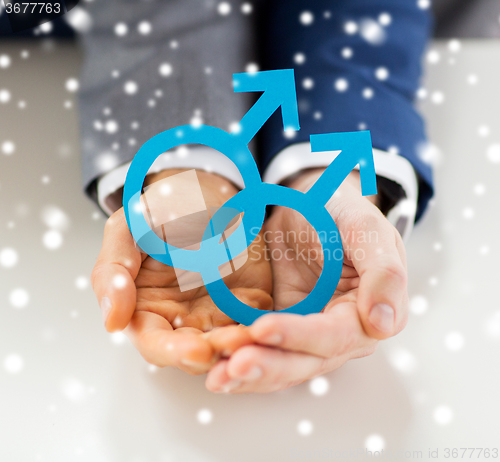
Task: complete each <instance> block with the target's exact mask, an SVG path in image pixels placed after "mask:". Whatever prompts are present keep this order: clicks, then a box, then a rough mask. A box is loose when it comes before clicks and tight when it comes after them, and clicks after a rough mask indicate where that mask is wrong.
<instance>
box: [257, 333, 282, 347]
mask: <svg viewBox="0 0 500 462" xmlns="http://www.w3.org/2000/svg"><path fill="white" fill-rule="evenodd" d="M262 342H263V343H266V344H268V345H279V344H280V343H281V342H283V336H282V335H281V334H271V335H270V336H269V337H264V339H263V340H262Z"/></svg>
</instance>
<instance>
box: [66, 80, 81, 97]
mask: <svg viewBox="0 0 500 462" xmlns="http://www.w3.org/2000/svg"><path fill="white" fill-rule="evenodd" d="M79 87H80V84H79V82H78V79H76V78H74V77H72V78H70V79H68V80H66V90H68V91H69V92H70V93H74V92H76V91H78V88H79Z"/></svg>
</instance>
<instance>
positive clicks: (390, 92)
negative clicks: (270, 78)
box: [260, 0, 432, 219]
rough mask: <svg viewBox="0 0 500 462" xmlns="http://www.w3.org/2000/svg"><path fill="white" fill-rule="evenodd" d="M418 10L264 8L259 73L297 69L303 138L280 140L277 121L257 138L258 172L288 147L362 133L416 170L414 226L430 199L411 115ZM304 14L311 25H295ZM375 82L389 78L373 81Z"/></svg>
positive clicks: (350, 5) (351, 5)
mask: <svg viewBox="0 0 500 462" xmlns="http://www.w3.org/2000/svg"><path fill="white" fill-rule="evenodd" d="M417 3H418V2H417V0H339V1H332V0H329V1H326V0H315V1H314V2H304V1H298V0H275V1H272V2H266V6H265V8H266V9H267V11H266V12H265V14H263V15H262V18H263V21H262V23H261V24H260V39H261V47H260V48H261V50H262V53H263V56H262V61H263V65H264V68H265V69H279V68H291V67H293V68H294V69H295V76H296V79H297V93H298V95H297V96H298V102H299V113H300V124H301V130H300V132H298V134H297V136H296V137H295V138H294V139H292V140H290V139H287V138H285V137H284V136H283V129H282V128H281V127H280V126H279V124H280V123H281V120H280V118H279V115H278V116H277V115H276V114H275V115H274V116H273V117H272V118H271V120H270V121H269V123H268V124H267V125H266V127H265V129H264V130H263V132H262V137H261V141H262V148H263V153H264V156H263V166H264V167H265V166H266V165H267V164H269V162H270V161H271V160H272V158H273V157H274V156H275V155H276V154H277V153H279V152H280V151H281V150H282V149H284V148H285V147H287V146H288V145H290V144H292V143H296V142H303V141H308V140H309V135H310V134H313V133H326V132H340V131H355V130H359V129H360V128H364V127H366V129H368V130H370V131H371V135H372V140H373V147H374V148H378V149H381V150H384V151H387V150H391V151H394V150H397V151H398V152H399V154H400V155H401V156H403V157H405V158H406V159H408V160H409V161H410V162H411V164H412V165H413V167H414V168H415V170H416V172H417V174H418V177H419V200H418V208H417V219H418V218H420V217H421V216H422V213H423V212H424V210H425V208H426V206H427V203H428V201H429V199H430V198H431V196H432V171H431V167H430V165H429V163H428V161H426V159H425V156H424V155H423V153H424V152H425V146H426V136H425V128H424V123H423V121H422V118H421V117H420V115H419V114H418V113H417V111H416V110H415V107H414V97H415V94H416V91H417V89H418V86H419V79H420V76H421V63H420V61H421V57H422V53H423V50H424V48H425V45H426V42H427V40H428V38H429V35H430V31H431V25H432V19H431V15H430V12H429V10H428V9H422V8H420V7H419V6H418V4H417ZM419 3H423V2H419ZM305 10H306V11H309V12H310V13H312V15H313V18H314V20H313V21H312V23H310V24H309V25H304V24H303V23H302V22H301V20H300V19H301V14H302V13H303V12H304V11H305ZM383 13H384V19H387V18H390V24H388V25H387V22H388V21H385V22H384V21H382V22H383V23H384V24H385V25H384V26H380V27H377V24H380V23H379V22H378V21H379V17H380V15H381V14H383ZM387 15H389V16H387ZM310 18H311V16H309V19H310ZM306 19H307V18H306ZM306 22H307V21H306ZM309 22H310V21H309ZM348 22H351V26H352V23H354V24H356V26H357V31H355V32H354V33H347V32H346V23H348ZM374 23H377V24H374ZM369 27H371V30H370V29H369ZM361 31H363V33H361ZM350 32H352V30H351V31H350ZM346 48H348V49H350V50H351V53H350V54H351V55H352V56H351V57H350V58H346V57H344V56H346V53H347V56H349V52H345V51H344V55H343V52H342V50H344V49H346ZM297 53H302V54H303V55H304V57H305V62H303V64H297V63H296V62H295V60H294V56H295V55H296V54H297ZM381 69H382V70H381ZM384 69H385V70H387V72H385V71H384ZM377 70H378V72H377ZM377 74H378V75H379V76H382V77H384V76H387V78H386V79H380V78H377ZM384 74H385V75H384ZM306 79H312V82H313V86H312V88H306V87H310V86H311V80H309V85H306V86H304V81H305V80H306ZM338 79H343V80H341V82H340V83H339V84H338V87H339V88H340V89H341V90H344V91H339V90H338V89H337V88H336V86H335V83H336V82H337V81H338ZM346 84H347V89H345V87H346ZM367 88H369V89H371V92H372V95H373V96H372V97H371V98H366V97H364V96H363V92H364V91H365V95H366V94H367V93H368V94H370V91H369V90H365V89H367ZM312 155H314V154H312Z"/></svg>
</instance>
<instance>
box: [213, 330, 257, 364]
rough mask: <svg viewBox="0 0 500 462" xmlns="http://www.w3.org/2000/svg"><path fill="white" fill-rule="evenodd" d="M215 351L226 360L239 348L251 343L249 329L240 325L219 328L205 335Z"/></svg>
mask: <svg viewBox="0 0 500 462" xmlns="http://www.w3.org/2000/svg"><path fill="white" fill-rule="evenodd" d="M205 338H206V339H207V340H208V341H209V342H210V344H211V345H212V347H213V348H214V350H215V351H217V352H219V353H220V355H221V356H222V357H223V358H228V357H229V356H231V355H232V354H233V353H234V352H235V351H236V350H238V349H239V348H241V347H243V346H245V345H250V344H252V343H253V340H252V337H251V336H250V332H249V329H248V328H247V327H245V326H241V325H232V326H231V325H230V326H225V327H220V328H216V329H214V330H212V331H211V332H208V333H206V334H205Z"/></svg>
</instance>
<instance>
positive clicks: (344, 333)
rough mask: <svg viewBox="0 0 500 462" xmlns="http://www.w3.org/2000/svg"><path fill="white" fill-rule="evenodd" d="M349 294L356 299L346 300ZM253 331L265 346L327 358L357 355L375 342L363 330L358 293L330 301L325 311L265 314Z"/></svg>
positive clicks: (256, 323)
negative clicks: (303, 314)
mask: <svg viewBox="0 0 500 462" xmlns="http://www.w3.org/2000/svg"><path fill="white" fill-rule="evenodd" d="M349 297H351V298H353V301H350V302H346V301H342V300H346V299H348V298H349ZM249 332H250V335H251V337H252V339H253V340H254V341H255V342H256V343H259V344H261V345H268V346H274V347H279V348H281V349H284V350H287V351H294V352H300V353H307V354H311V355H316V356H320V357H323V358H333V357H335V356H337V357H338V356H344V355H350V354H354V353H355V352H356V351H358V350H360V349H363V348H367V347H369V346H371V345H372V344H373V343H375V340H374V339H372V338H370V337H368V336H367V335H366V333H365V332H364V330H363V326H362V325H361V323H360V320H359V314H358V310H357V306H356V303H355V301H354V295H346V296H344V297H342V298H339V299H338V300H336V301H334V302H330V303H329V305H328V306H327V308H326V309H325V312H324V313H317V314H308V315H306V316H300V315H297V314H268V315H265V316H262V317H260V318H259V319H257V321H255V322H254V323H253V324H252V325H251V326H250V328H249Z"/></svg>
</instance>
